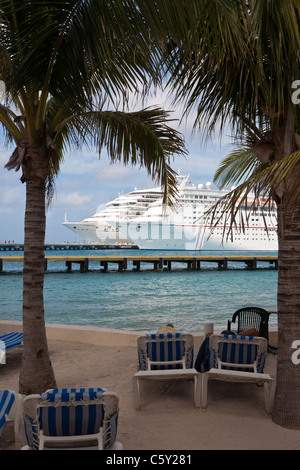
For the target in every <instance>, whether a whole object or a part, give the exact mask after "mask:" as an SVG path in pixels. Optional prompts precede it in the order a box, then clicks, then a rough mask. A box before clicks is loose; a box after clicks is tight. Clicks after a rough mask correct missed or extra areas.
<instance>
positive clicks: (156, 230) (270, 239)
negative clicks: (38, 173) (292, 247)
mask: <svg viewBox="0 0 300 470" xmlns="http://www.w3.org/2000/svg"><path fill="white" fill-rule="evenodd" d="M226 193H227V191H225V190H218V189H213V188H212V185H211V183H207V184H206V186H204V185H202V184H199V185H198V186H195V185H194V184H192V183H191V182H190V181H189V176H180V177H178V198H177V202H176V203H175V204H174V205H173V206H172V207H169V206H165V205H163V204H162V198H159V199H157V200H156V201H155V202H153V203H152V204H150V205H149V206H148V208H147V210H146V211H144V213H143V214H142V215H140V216H137V217H134V218H131V219H130V220H129V219H127V218H126V217H125V218H122V217H120V218H119V220H116V219H115V220H114V221H110V224H111V225H112V226H114V227H115V229H116V230H118V231H119V233H120V234H122V237H123V238H124V239H128V240H130V242H132V243H135V244H136V245H138V246H139V248H140V249H147V250H218V251H219V250H231V251H232V250H234V251H252V250H254V251H277V249H278V239H277V210H276V206H275V205H268V206H267V205H266V204H265V201H264V200H262V199H261V200H260V201H257V200H255V203H256V204H255V205H256V209H255V211H253V210H252V209H250V202H249V197H248V205H246V204H244V205H242V206H241V209H240V211H239V213H238V215H237V217H236V223H235V227H234V228H233V229H232V231H230V227H229V225H228V226H226V214H224V213H222V212H221V211H222V208H221V207H220V209H219V210H216V214H215V217H214V221H213V220H212V216H211V215H210V216H208V215H207V211H208V210H209V209H210V208H211V207H212V206H214V205H215V204H216V203H217V202H218V201H219V199H220V198H221V197H223V196H225V195H226ZM216 222H217V223H216ZM241 226H243V229H242V228H241Z"/></svg>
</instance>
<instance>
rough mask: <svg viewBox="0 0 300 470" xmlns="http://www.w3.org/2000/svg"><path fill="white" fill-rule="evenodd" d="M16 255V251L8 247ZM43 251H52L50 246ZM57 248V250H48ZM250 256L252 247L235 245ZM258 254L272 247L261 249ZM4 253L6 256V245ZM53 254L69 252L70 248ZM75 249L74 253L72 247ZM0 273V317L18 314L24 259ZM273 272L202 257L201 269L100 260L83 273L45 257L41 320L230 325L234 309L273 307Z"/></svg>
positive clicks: (147, 326) (135, 327)
mask: <svg viewBox="0 0 300 470" xmlns="http://www.w3.org/2000/svg"><path fill="white" fill-rule="evenodd" d="M143 253H145V254H146V253H147V254H149V255H151V254H157V252H155V251H148V250H132V249H130V250H126V249H122V250H118V251H116V250H97V252H95V251H94V250H93V251H90V252H89V251H88V250H84V251H82V252H81V251H77V252H76V255H85V256H86V255H88V254H93V255H95V254H97V255H111V254H113V255H121V254H122V256H126V255H128V256H129V255H134V254H136V255H142V254H143ZM160 253H161V254H162V255H163V254H165V255H166V254H168V255H170V254H172V255H174V254H192V255H196V254H214V255H218V254H222V255H224V256H226V253H227V254H236V253H237V252H224V251H220V252H194V251H193V252H169V251H168V252H160ZM10 254H11V255H16V252H10ZM46 254H48V255H49V254H51V253H49V251H47V253H46ZM53 254H54V253H53ZM238 254H244V255H247V254H248V255H249V254H251V255H253V256H255V253H254V252H238ZM258 254H277V253H276V252H264V253H261V252H259V253H256V255H258ZM5 255H8V253H7V252H6V253H5ZM55 255H61V256H65V255H70V252H69V250H67V251H59V252H55ZM73 255H75V253H73ZM7 265H8V268H6V267H5V271H3V272H2V273H0V286H1V313H0V319H1V320H16V321H22V290H23V286H22V282H23V275H22V265H23V263H7ZM277 280H278V272H277V270H276V269H274V268H272V267H269V266H268V265H267V264H266V263H264V264H261V265H260V266H258V267H257V268H256V269H253V270H248V269H246V268H245V266H244V264H242V263H236V265H235V264H232V263H231V264H230V267H229V269H227V270H222V271H219V270H218V269H217V267H216V265H215V264H209V263H207V265H205V264H204V263H201V269H200V270H187V269H186V266H185V265H182V264H180V263H178V264H176V263H172V270H167V269H163V270H159V271H154V270H153V268H152V265H150V266H149V265H146V264H145V265H141V269H140V271H136V270H135V269H134V268H133V269H131V268H129V269H128V270H127V271H123V272H119V271H118V269H117V265H111V266H110V268H109V271H107V272H103V268H101V267H100V266H99V262H98V263H93V262H90V263H89V270H88V272H85V273H80V271H79V266H76V265H74V266H73V267H72V271H70V272H68V271H67V268H66V264H65V261H62V262H55V263H54V262H53V263H51V262H50V263H48V269H47V272H46V274H45V281H44V306H45V321H46V323H51V324H65V325H83V326H91V327H93V326H96V327H101V328H113V329H120V330H129V331H149V332H150V331H151V332H155V331H156V330H157V328H159V326H161V325H164V324H167V323H173V325H174V326H175V327H176V328H177V329H178V330H180V331H186V332H197V331H203V328H204V323H205V322H206V321H211V322H213V323H214V327H215V329H216V330H222V329H225V328H226V327H227V320H229V319H231V317H232V315H233V313H234V312H235V311H236V310H237V309H239V308H241V307H243V306H245V305H256V306H261V307H263V308H268V309H274V310H276V308H277ZM269 326H270V327H277V315H276V314H272V315H271V316H270V322H269Z"/></svg>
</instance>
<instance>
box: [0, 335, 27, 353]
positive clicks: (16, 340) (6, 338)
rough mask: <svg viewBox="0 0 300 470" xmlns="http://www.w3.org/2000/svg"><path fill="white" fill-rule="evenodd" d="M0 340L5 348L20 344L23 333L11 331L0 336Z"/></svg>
mask: <svg viewBox="0 0 300 470" xmlns="http://www.w3.org/2000/svg"><path fill="white" fill-rule="evenodd" d="M0 341H3V343H4V344H5V349H6V350H8V349H11V348H14V347H16V346H20V345H21V344H22V342H23V333H18V332H11V333H5V334H4V335H1V336H0Z"/></svg>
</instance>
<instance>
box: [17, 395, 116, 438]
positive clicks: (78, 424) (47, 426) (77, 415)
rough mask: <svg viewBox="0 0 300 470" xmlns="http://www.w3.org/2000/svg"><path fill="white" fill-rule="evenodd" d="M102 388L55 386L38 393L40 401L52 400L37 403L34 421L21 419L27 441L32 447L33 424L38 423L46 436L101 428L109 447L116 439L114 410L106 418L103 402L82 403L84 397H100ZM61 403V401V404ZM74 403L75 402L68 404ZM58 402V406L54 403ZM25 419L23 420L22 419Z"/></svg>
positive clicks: (72, 434) (87, 398)
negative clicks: (52, 388)
mask: <svg viewBox="0 0 300 470" xmlns="http://www.w3.org/2000/svg"><path fill="white" fill-rule="evenodd" d="M103 392H105V389H102V388H81V389H55V390H51V391H50V392H47V393H43V394H41V398H42V401H44V402H48V403H53V405H54V406H41V407H39V413H38V423H32V422H29V421H28V419H27V420H25V429H26V436H27V441H28V444H29V445H30V446H31V447H36V445H37V444H35V441H38V437H37V436H36V435H35V434H36V430H35V426H36V425H38V427H39V428H40V429H42V430H43V432H44V434H45V435H48V436H83V435H87V434H96V433H98V432H99V430H100V428H101V427H102V426H103V428H104V446H105V447H109V446H110V445H111V444H113V443H114V442H115V440H116V436H117V426H118V410H116V413H115V414H114V415H113V416H110V417H109V418H107V417H106V420H104V418H105V416H104V414H105V410H104V404H102V403H95V404H86V403H85V401H88V400H94V399H95V400H97V399H99V398H101V396H102V393H103ZM64 403H65V405H64ZM70 403H71V405H75V406H70ZM55 404H57V405H58V404H59V406H55ZM26 421H27V422H26Z"/></svg>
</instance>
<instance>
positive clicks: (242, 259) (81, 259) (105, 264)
mask: <svg viewBox="0 0 300 470" xmlns="http://www.w3.org/2000/svg"><path fill="white" fill-rule="evenodd" d="M59 261H60V262H64V263H65V264H66V268H67V270H68V271H71V270H72V267H73V264H77V265H78V264H79V269H80V272H87V271H88V270H89V266H90V263H99V265H100V266H101V267H102V268H103V269H101V271H103V272H107V271H108V270H109V267H110V265H116V264H117V265H118V271H127V270H129V269H130V268H131V269H132V270H136V271H139V270H140V269H141V265H142V264H147V265H152V267H153V269H154V270H156V271H158V270H164V269H166V270H171V269H172V265H173V266H174V263H177V264H178V263H182V264H183V265H185V266H186V269H188V270H200V269H201V268H204V266H203V264H204V263H209V264H213V265H215V266H216V267H217V269H218V270H226V269H230V268H232V264H235V263H242V264H243V265H244V266H245V268H246V269H250V270H251V269H256V268H258V264H259V266H264V267H270V268H273V269H278V256H277V255H256V256H251V255H249V256H247V255H227V256H219V255H207V256H206V255H197V256H193V255H176V256H172V255H164V256H162V255H157V256H155V255H132V256H129V255H128V256H126V257H125V256H121V255H108V256H106V255H104V256H100V255H99V256H98V255H89V256H77V255H74V256H72V255H68V256H64V255H45V271H47V268H48V264H49V263H50V262H59ZM13 262H19V263H20V262H23V255H18V256H15V255H8V256H1V255H0V272H3V271H4V265H5V263H13Z"/></svg>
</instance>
